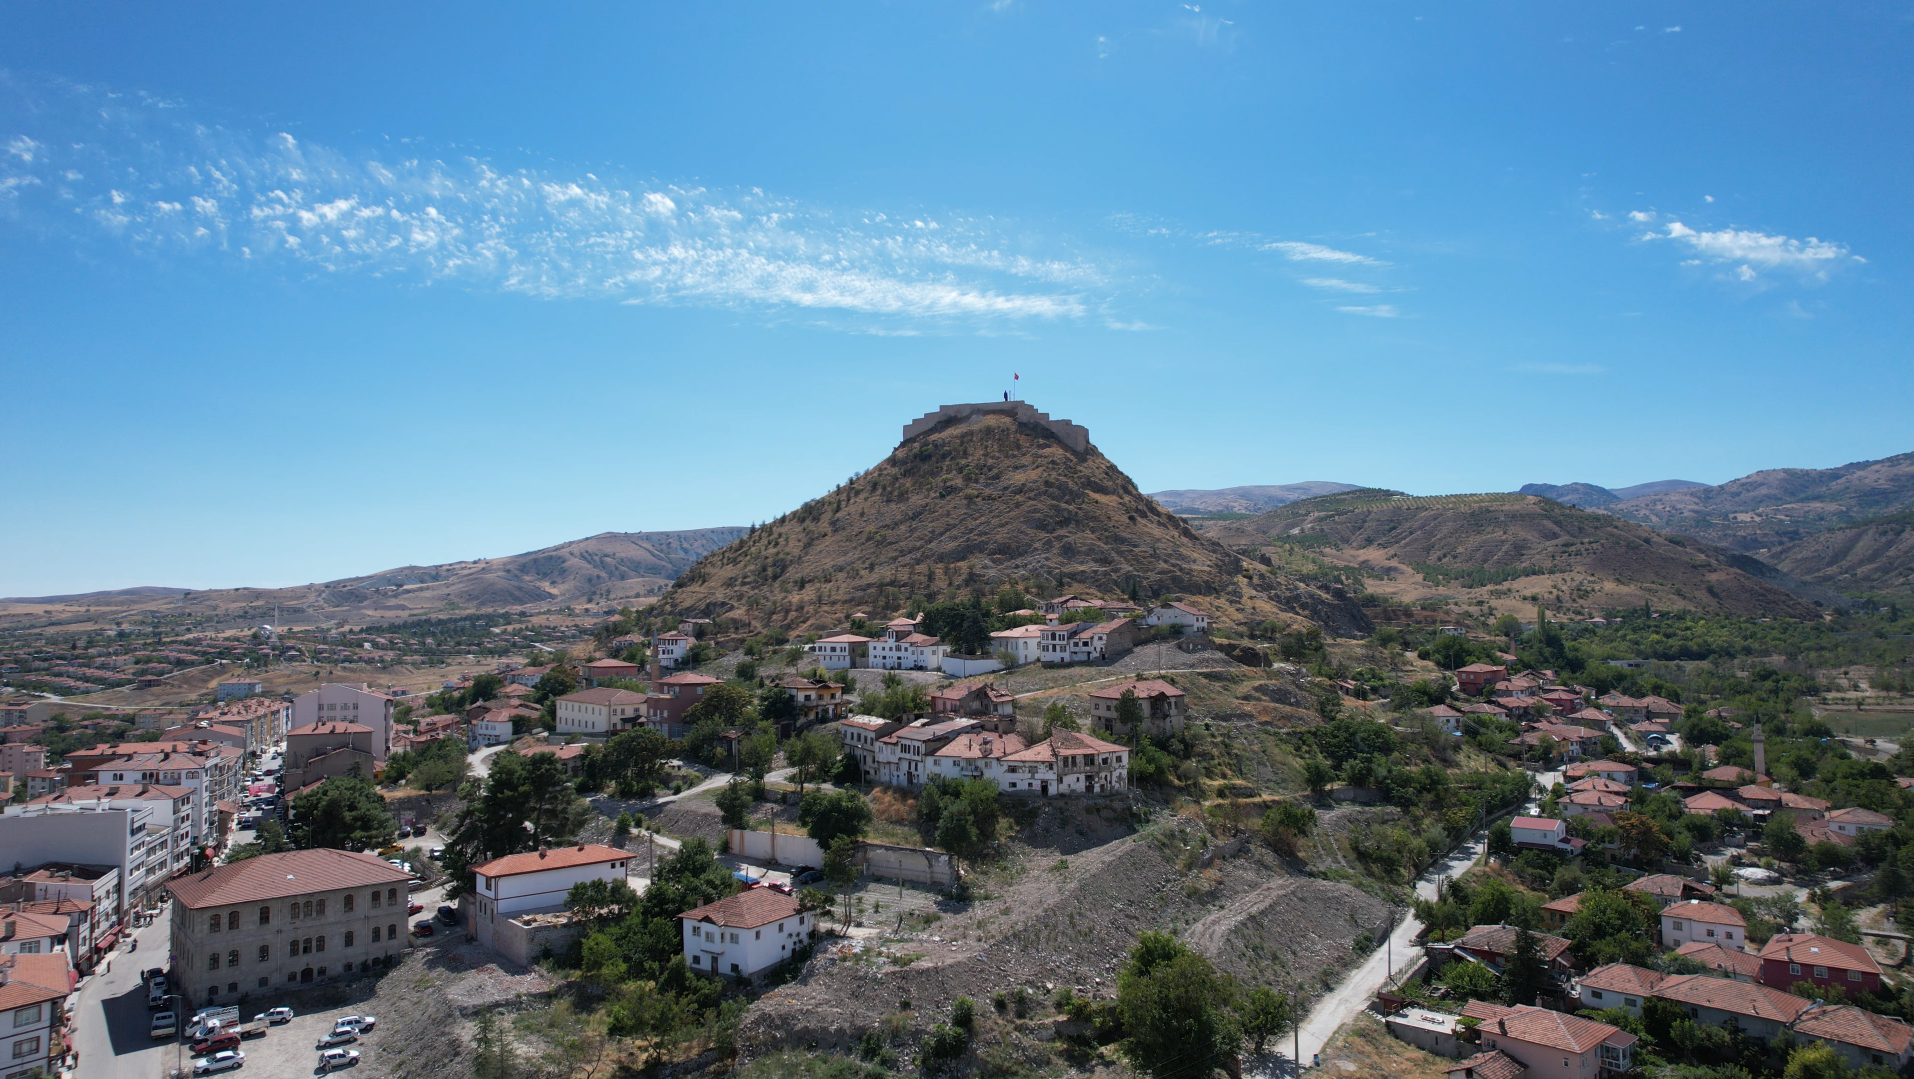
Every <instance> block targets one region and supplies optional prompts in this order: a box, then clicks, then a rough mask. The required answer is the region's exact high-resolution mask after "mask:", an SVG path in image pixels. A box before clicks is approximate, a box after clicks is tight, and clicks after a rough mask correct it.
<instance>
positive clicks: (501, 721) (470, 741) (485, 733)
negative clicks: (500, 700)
mask: <svg viewBox="0 0 1914 1079" xmlns="http://www.w3.org/2000/svg"><path fill="white" fill-rule="evenodd" d="M511 740H512V713H511V712H510V711H508V710H506V709H504V708H499V709H494V710H493V711H490V712H487V713H485V714H484V715H482V716H480V717H479V718H477V719H475V720H473V721H472V725H471V727H470V728H469V729H468V730H467V732H466V737H465V741H466V744H467V745H469V746H471V747H472V748H473V749H478V748H479V747H481V746H502V745H504V744H505V743H507V742H509V741H511Z"/></svg>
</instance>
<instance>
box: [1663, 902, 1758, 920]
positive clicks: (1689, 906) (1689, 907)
mask: <svg viewBox="0 0 1914 1079" xmlns="http://www.w3.org/2000/svg"><path fill="white" fill-rule="evenodd" d="M1661 916H1662V917H1664V918H1681V919H1683V920H1684V921H1690V922H1704V923H1706V924H1709V925H1738V926H1746V925H1747V924H1748V921H1747V919H1745V918H1743V917H1742V916H1741V912H1740V911H1738V910H1736V909H1735V908H1733V907H1725V906H1722V905H1721V904H1720V903H1705V902H1703V901H1701V900H1699V899H1690V900H1688V901H1687V902H1685V903H1674V904H1671V905H1669V906H1667V907H1664V908H1662V912H1661Z"/></svg>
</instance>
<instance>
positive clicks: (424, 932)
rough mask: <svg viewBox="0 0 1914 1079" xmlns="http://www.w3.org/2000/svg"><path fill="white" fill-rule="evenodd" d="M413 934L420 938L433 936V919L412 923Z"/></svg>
mask: <svg viewBox="0 0 1914 1079" xmlns="http://www.w3.org/2000/svg"><path fill="white" fill-rule="evenodd" d="M412 934H413V935H414V936H420V937H429V936H431V935H432V919H430V918H427V919H425V920H424V921H422V922H414V923H412Z"/></svg>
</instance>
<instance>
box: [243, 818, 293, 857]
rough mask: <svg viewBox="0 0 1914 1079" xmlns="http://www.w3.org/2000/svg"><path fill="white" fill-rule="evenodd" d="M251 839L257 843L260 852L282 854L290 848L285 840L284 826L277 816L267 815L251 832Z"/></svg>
mask: <svg viewBox="0 0 1914 1079" xmlns="http://www.w3.org/2000/svg"><path fill="white" fill-rule="evenodd" d="M253 839H254V841H255V842H257V843H258V844H259V853H261V854H283V853H285V852H286V851H289V850H291V849H292V844H291V843H289V842H287V841H286V827H285V825H283V824H280V823H279V818H278V817H267V818H266V819H265V820H264V821H262V822H260V825H259V827H258V829H256V830H255V831H254V832H253Z"/></svg>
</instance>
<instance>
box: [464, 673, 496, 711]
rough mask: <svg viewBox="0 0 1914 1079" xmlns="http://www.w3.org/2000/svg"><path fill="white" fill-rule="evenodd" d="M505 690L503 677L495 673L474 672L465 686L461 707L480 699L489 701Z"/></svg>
mask: <svg viewBox="0 0 1914 1079" xmlns="http://www.w3.org/2000/svg"><path fill="white" fill-rule="evenodd" d="M504 691H505V679H504V678H502V677H500V676H498V675H496V674H475V675H473V676H472V684H471V685H469V686H467V687H465V693H464V694H463V696H464V698H465V699H464V700H463V701H461V702H459V703H460V706H461V707H464V706H468V705H474V704H477V703H479V702H480V701H489V700H492V699H493V698H495V697H497V696H498V695H499V694H500V693H502V692H504Z"/></svg>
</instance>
